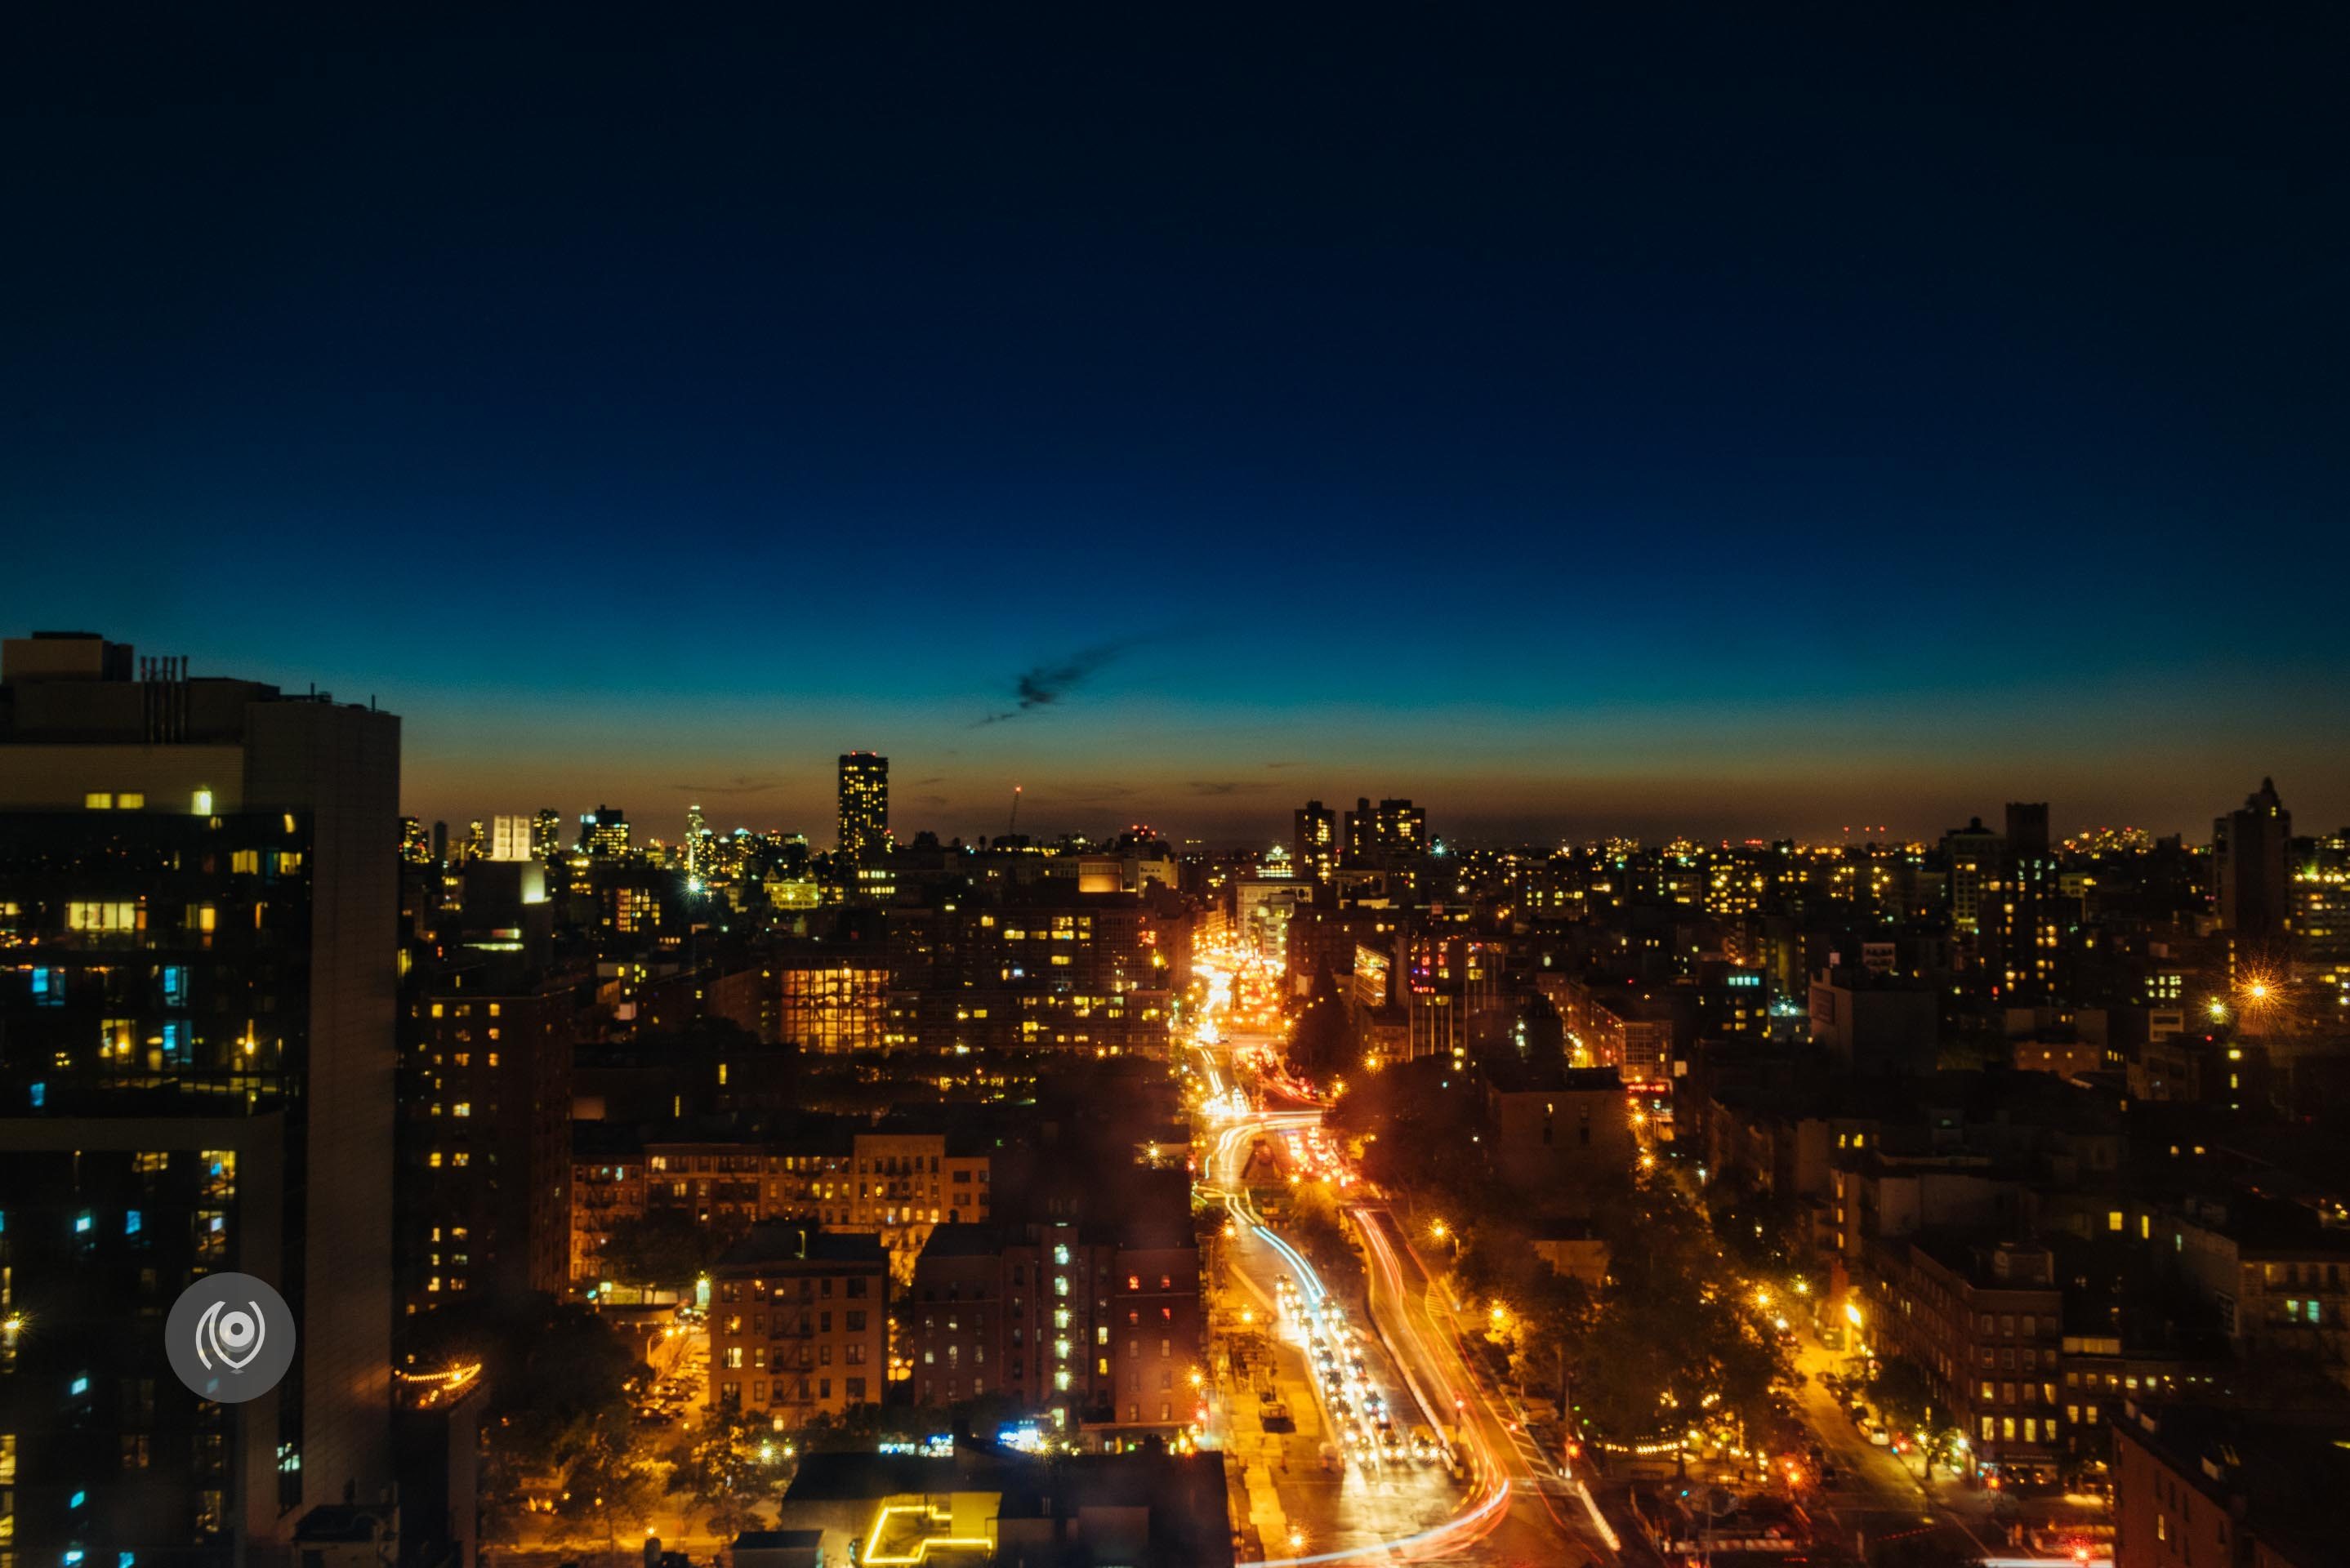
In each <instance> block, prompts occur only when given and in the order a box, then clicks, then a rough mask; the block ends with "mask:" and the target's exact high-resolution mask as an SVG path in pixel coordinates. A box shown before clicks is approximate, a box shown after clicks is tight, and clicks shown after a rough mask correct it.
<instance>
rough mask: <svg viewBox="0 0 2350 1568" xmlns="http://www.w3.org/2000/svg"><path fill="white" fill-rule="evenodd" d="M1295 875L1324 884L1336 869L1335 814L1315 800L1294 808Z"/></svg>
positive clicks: (1336, 820)
mask: <svg viewBox="0 0 2350 1568" xmlns="http://www.w3.org/2000/svg"><path fill="white" fill-rule="evenodd" d="M1296 854H1297V867H1298V875H1300V876H1302V877H1312V878H1313V879H1314V880H1315V881H1316V882H1327V881H1328V880H1330V878H1331V877H1332V876H1333V875H1334V874H1335V873H1336V871H1337V869H1338V814H1337V813H1336V812H1335V811H1332V810H1331V809H1330V808H1329V807H1328V806H1326V805H1323V804H1322V803H1321V802H1320V801H1318V800H1309V801H1307V802H1306V803H1305V805H1301V806H1299V807H1298V808H1297V850H1296Z"/></svg>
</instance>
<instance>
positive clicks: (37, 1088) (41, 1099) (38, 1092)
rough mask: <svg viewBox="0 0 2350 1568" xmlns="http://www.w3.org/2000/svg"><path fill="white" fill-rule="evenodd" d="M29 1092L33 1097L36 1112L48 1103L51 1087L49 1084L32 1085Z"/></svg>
mask: <svg viewBox="0 0 2350 1568" xmlns="http://www.w3.org/2000/svg"><path fill="white" fill-rule="evenodd" d="M27 1092H28V1093H30V1094H31V1096H33V1108H34V1109H35V1110H36V1111H37V1110H39V1109H40V1108H41V1107H42V1106H45V1105H47V1103H48V1099H49V1086H48V1085H47V1084H35V1085H31V1086H30V1088H29V1089H28V1091H27Z"/></svg>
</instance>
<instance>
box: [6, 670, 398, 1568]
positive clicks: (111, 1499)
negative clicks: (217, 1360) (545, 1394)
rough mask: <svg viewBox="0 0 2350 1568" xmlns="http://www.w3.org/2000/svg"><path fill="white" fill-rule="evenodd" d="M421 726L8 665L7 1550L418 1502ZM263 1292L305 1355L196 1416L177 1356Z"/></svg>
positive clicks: (148, 1553)
mask: <svg viewBox="0 0 2350 1568" xmlns="http://www.w3.org/2000/svg"><path fill="white" fill-rule="evenodd" d="M399 791H400V722H399V720H397V719H396V718H394V717H392V716H391V715H390V714H389V713H380V712H377V711H373V710H372V709H371V708H363V707H359V706H355V705H351V704H338V703H336V702H334V701H331V700H329V699H328V697H327V696H326V695H325V694H324V693H319V694H317V695H314V696H307V697H305V696H300V695H294V694H288V693H285V692H281V691H279V690H278V689H277V688H276V687H274V686H269V685H265V684H264V683H261V682H258V681H252V680H224V679H212V678H201V679H199V678H192V677H190V676H189V675H188V673H187V672H186V668H185V665H184V663H183V662H182V661H180V660H176V659H145V660H140V661H137V663H136V665H135V667H134V659H133V655H132V652H131V649H130V648H129V647H128V646H127V645H122V644H116V643H110V642H108V641H106V640H105V639H102V638H99V637H96V636H91V635H88V634H82V633H47V634H36V635H35V636H34V637H32V638H29V639H10V640H8V641H7V642H6V643H5V646H0V951H5V959H0V1216H5V1219H0V1224H4V1225H5V1231H0V1307H5V1313H6V1314H7V1315H8V1317H10V1318H11V1319H13V1320H14V1321H15V1322H16V1324H17V1331H16V1333H14V1334H10V1335H9V1336H8V1339H9V1344H8V1345H7V1347H6V1348H7V1350H8V1351H9V1352H10V1354H7V1355H5V1357H0V1446H5V1449H7V1450H8V1451H11V1452H13V1454H14V1456H15V1475H14V1480H13V1481H12V1482H11V1483H10V1484H9V1485H8V1486H7V1487H5V1488H0V1530H5V1532H6V1533H7V1535H8V1536H9V1537H10V1538H11V1539H12V1541H13V1548H12V1549H13V1550H15V1551H16V1552H21V1553H23V1557H24V1561H25V1562H26V1563H44V1564H54V1563H75V1562H81V1563H91V1564H98V1563H132V1562H164V1561H168V1562H171V1563H174V1564H198V1563H222V1564H227V1563H242V1562H244V1561H246V1560H247V1558H248V1557H249V1556H250V1555H251V1554H253V1553H254V1552H268V1551H271V1550H274V1549H276V1548H280V1547H283V1546H285V1545H286V1544H287V1543H288V1542H290V1540H291V1537H292V1534H293V1529H294V1525H295V1522H296V1520H297V1519H298V1518H299V1517H300V1515H301V1514H302V1512H303V1511H305V1510H306V1509H307V1508H308V1507H310V1506H313V1505H316V1504H317V1503H320V1502H328V1501H334V1502H339V1501H342V1500H343V1499H344V1498H345V1497H346V1496H347V1495H348V1496H349V1497H352V1498H355V1499H357V1500H359V1501H369V1502H373V1501H381V1500H383V1499H384V1498H385V1497H387V1496H388V1494H389V1491H390V1487H391V1482H392V1457H391V1452H390V1425H391V1414H392V1411H391V1386H390V1372H391V1367H390V1361H391V1356H390V1331H391V1321H392V1310H391V1235H390V1225H391V1208H390V1200H389V1197H388V1189H389V1188H390V1179H391V1172H392V1119H393V1070H394V1045H393V1020H394V980H395V953H396V937H397V922H398V917H399V907H400V899H399V890H398V875H399V873H398V867H399V862H398V860H397V858H396V857H395V856H394V854H393V853H392V848H393V846H394V844H395V842H396V835H397V832H398V820H399V809H398V801H399ZM224 1270H234V1271H238V1272H245V1273H251V1274H255V1275H258V1276H259V1277H261V1278H262V1279H265V1280H266V1281H268V1282H270V1283H271V1284H273V1285H274V1286H276V1288H277V1290H278V1291H279V1292H280V1293H282V1294H283V1295H284V1296H285V1297H286V1302H287V1303H288V1305H289V1306H290V1307H291V1308H292V1309H293V1312H294V1314H295V1315H296V1320H297V1328H296V1332H297V1334H298V1338H299V1341H300V1346H301V1350H300V1355H298V1356H297V1358H296V1362H295V1365H294V1369H293V1371H292V1372H291V1373H290V1374H289V1375H288V1376H286V1379H285V1380H284V1381H283V1382H282V1383H280V1384H279V1385H278V1386H277V1387H276V1390H275V1391H273V1392H272V1393H271V1394H268V1395H265V1396H264V1397H260V1398H258V1399H255V1400H251V1401H249V1402H246V1403H244V1404H236V1405H219V1404H211V1403H207V1402H203V1401H199V1400H198V1399H197V1398H196V1397H195V1396H194V1395H193V1394H192V1393H190V1392H188V1391H187V1390H186V1388H185V1387H184V1386H182V1384H181V1383H180V1382H179V1380H178V1379H177V1378H176V1377H175V1376H173V1375H172V1370H171V1367H170V1366H169V1365H168V1363H167V1361H166V1359H165V1353H164V1345H163V1344H162V1340H161V1329H162V1324H163V1319H164V1314H165V1313H166V1311H167V1310H168V1309H169V1308H170V1306H171V1305H172V1302H173V1301H174V1300H175V1299H176V1298H177V1297H178V1295H179V1294H180V1293H181V1292H182V1290H183V1289H184V1288H185V1287H186V1286H187V1285H188V1284H189V1283H190V1282H192V1281H193V1280H194V1279H196V1278H198V1277H200V1276H202V1275H204V1274H208V1273H213V1272H220V1271H224Z"/></svg>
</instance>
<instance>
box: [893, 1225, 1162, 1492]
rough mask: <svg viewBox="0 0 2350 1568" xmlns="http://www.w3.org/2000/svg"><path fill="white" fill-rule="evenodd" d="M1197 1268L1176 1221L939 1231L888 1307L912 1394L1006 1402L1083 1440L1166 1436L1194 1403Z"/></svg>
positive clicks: (1100, 1442) (1106, 1442)
mask: <svg viewBox="0 0 2350 1568" xmlns="http://www.w3.org/2000/svg"><path fill="white" fill-rule="evenodd" d="M1199 1267H1200V1265H1199V1252H1198V1250H1197V1248H1196V1246H1195V1244H1194V1243H1193V1241H1192V1238H1191V1236H1190V1234H1188V1232H1187V1231H1186V1230H1185V1228H1183V1227H1181V1226H1180V1225H1160V1226H1157V1227H1155V1228H1154V1227H1152V1226H1149V1225H1146V1224H1137V1225H1130V1226H1128V1227H1125V1228H1124V1229H1123V1230H1122V1231H1104V1230H1097V1228H1095V1227H1091V1226H1080V1225H1074V1224H1068V1223H1045V1224H1030V1225H1025V1226H1021V1227H1016V1228H1003V1229H997V1228H993V1227H989V1226H983V1225H941V1226H940V1227H939V1228H938V1229H937V1230H935V1231H932V1232H931V1240H930V1245H929V1246H928V1247H926V1248H925V1249H924V1250H923V1252H922V1255H921V1256H920V1258H919V1259H917V1260H916V1261H915V1264H914V1277H913V1285H912V1288H911V1290H910V1292H909V1293H908V1296H907V1299H906V1302H905V1303H904V1305H903V1307H902V1308H901V1309H900V1312H899V1318H900V1322H901V1326H902V1332H901V1334H900V1336H899V1338H900V1344H901V1346H902V1349H903V1353H904V1356H905V1359H906V1360H907V1361H908V1362H909V1363H910V1372H911V1375H912V1377H913V1383H914V1392H915V1397H917V1398H918V1399H920V1400H922V1401H924V1402H926V1403H930V1402H936V1403H939V1404H951V1403H954V1402H955V1401H957V1400H961V1399H972V1398H978V1397H982V1396H983V1395H989V1394H993V1395H1000V1396H1003V1397H1010V1398H1012V1399H1014V1400H1016V1401H1018V1402H1019V1404H1020V1406H1021V1407H1022V1408H1023V1409H1025V1410H1028V1411H1032V1412H1035V1413H1038V1414H1041V1415H1045V1416H1048V1417H1051V1418H1053V1419H1054V1420H1055V1422H1056V1423H1057V1425H1058V1426H1059V1428H1061V1429H1062V1430H1063V1431H1064V1432H1065V1433H1066V1434H1067V1435H1068V1436H1070V1437H1072V1438H1076V1437H1077V1436H1078V1435H1079V1434H1080V1433H1083V1434H1084V1438H1085V1441H1086V1442H1087V1445H1088V1446H1124V1445H1127V1444H1130V1443H1133V1442H1137V1441H1139V1440H1140V1439H1142V1438H1147V1437H1150V1436H1158V1437H1161V1438H1168V1437H1172V1436H1174V1435H1175V1434H1176V1433H1177V1432H1179V1431H1180V1429H1181V1428H1184V1427H1185V1426H1187V1425H1188V1424H1190V1423H1191V1421H1192V1420H1193V1419H1195V1413H1196V1410H1197V1407H1198V1406H1199V1403H1200V1394H1199V1387H1200V1385H1199V1384H1198V1383H1197V1382H1195V1381H1194V1379H1195V1378H1196V1377H1197V1376H1200V1375H1201V1371H1202V1368H1201V1354H1202V1352H1201V1345H1202V1341H1201V1317H1200V1281H1199Z"/></svg>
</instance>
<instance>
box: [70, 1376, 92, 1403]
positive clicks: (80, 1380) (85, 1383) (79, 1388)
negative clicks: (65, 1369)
mask: <svg viewBox="0 0 2350 1568" xmlns="http://www.w3.org/2000/svg"><path fill="white" fill-rule="evenodd" d="M66 1392H68V1394H71V1395H72V1396H73V1397H75V1398H77V1399H78V1398H80V1397H82V1396H83V1395H85V1394H87V1393H88V1392H89V1379H88V1378H87V1377H77V1378H75V1379H74V1380H73V1386H71V1387H70V1388H68V1389H67V1390H66Z"/></svg>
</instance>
